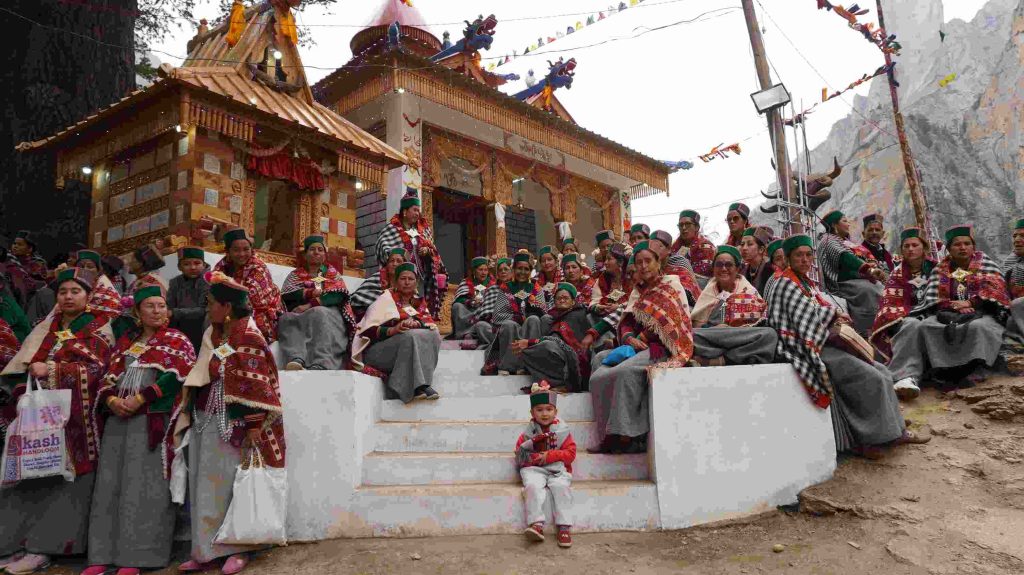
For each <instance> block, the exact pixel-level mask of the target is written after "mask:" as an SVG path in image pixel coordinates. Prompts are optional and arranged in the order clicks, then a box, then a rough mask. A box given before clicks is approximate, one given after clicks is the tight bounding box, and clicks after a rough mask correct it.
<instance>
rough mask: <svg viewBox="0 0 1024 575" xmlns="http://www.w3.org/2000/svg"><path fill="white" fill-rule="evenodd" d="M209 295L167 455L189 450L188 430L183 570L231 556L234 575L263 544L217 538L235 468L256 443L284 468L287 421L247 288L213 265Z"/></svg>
mask: <svg viewBox="0 0 1024 575" xmlns="http://www.w3.org/2000/svg"><path fill="white" fill-rule="evenodd" d="M208 298H209V315H210V327H208V328H207V329H206V332H205V333H204V334H203V346H202V348H200V350H199V357H198V359H197V361H196V364H195V366H194V367H193V368H192V371H191V372H190V373H189V374H188V377H187V378H186V379H185V385H184V386H183V387H182V390H181V394H180V395H179V396H178V402H177V403H176V405H175V408H174V417H173V419H172V421H171V430H172V432H171V434H169V439H170V441H169V442H168V445H167V449H168V455H167V458H166V460H167V461H168V463H171V464H172V467H173V459H174V458H175V457H184V456H185V455H184V453H183V452H182V451H181V450H180V447H181V443H182V441H183V440H184V439H185V433H186V431H187V432H188V434H189V440H188V494H189V509H190V510H191V514H192V521H191V523H192V551H191V553H190V558H189V560H188V561H186V562H185V563H182V564H181V565H179V566H178V571H179V572H183V573H189V572H197V571H206V570H209V569H212V568H213V567H214V565H213V561H214V560H216V559H219V558H221V557H227V558H228V559H227V560H226V561H225V562H224V565H223V567H222V569H221V571H222V572H223V573H225V574H227V575H231V574H233V573H238V572H239V571H241V570H242V569H244V568H245V566H246V565H247V564H248V562H249V556H248V553H249V552H251V551H255V550H258V549H261V548H264V547H265V546H263V545H232V544H220V543H215V542H214V538H215V537H216V535H217V531H218V530H219V529H220V526H221V525H222V524H223V523H224V517H225V516H226V515H227V512H228V507H229V506H230V505H231V499H232V495H233V492H232V487H233V484H234V480H235V472H236V470H237V469H238V465H239V464H240V463H242V462H247V461H249V460H250V458H251V457H252V456H253V455H254V453H253V450H254V449H255V450H257V451H258V455H259V457H260V458H262V460H263V464H264V465H266V466H267V467H273V468H277V469H281V468H284V466H285V451H286V450H285V435H284V422H283V419H282V416H281V414H282V409H281V393H280V390H279V388H278V380H277V367H276V366H275V365H274V357H273V355H271V353H270V349H269V344H268V343H267V340H266V338H264V336H263V333H262V331H261V330H260V329H259V328H258V327H257V326H256V320H255V319H254V318H253V316H252V308H251V307H250V305H249V290H248V288H246V287H245V286H243V285H242V284H241V283H239V282H236V281H235V280H234V279H232V278H230V277H228V276H226V275H224V274H223V273H221V272H219V271H215V272H213V274H212V275H211V278H210V293H209V296H208ZM165 473H169V469H167V468H165Z"/></svg>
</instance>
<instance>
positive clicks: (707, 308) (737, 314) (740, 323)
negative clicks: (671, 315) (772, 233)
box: [690, 245, 778, 366]
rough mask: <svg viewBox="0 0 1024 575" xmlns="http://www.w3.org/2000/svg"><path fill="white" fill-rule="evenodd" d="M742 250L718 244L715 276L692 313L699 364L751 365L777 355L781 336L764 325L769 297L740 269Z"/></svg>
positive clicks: (695, 358) (769, 361) (694, 355)
mask: <svg viewBox="0 0 1024 575" xmlns="http://www.w3.org/2000/svg"><path fill="white" fill-rule="evenodd" d="M741 261H742V259H741V258H740V252H739V250H737V249H736V248H734V247H732V246H729V245H721V246H718V255H717V256H715V262H714V274H715V275H714V277H712V278H711V281H709V282H708V285H707V286H706V287H705V288H704V291H702V292H701V294H700V298H699V299H698V300H697V305H696V306H695V307H694V308H693V313H691V314H690V321H691V323H692V324H693V327H694V330H693V359H694V360H696V361H697V363H698V364H699V365H705V366H708V365H751V364H759V363H771V362H772V360H773V359H775V347H776V344H777V342H778V336H777V335H776V333H775V330H773V329H772V328H770V327H764V326H763V325H762V324H763V323H764V320H765V301H764V299H763V298H761V295H760V294H759V293H758V292H757V290H756V289H754V286H753V285H751V284H750V282H748V281H747V278H745V277H743V276H742V275H740V273H739V269H740V262H741Z"/></svg>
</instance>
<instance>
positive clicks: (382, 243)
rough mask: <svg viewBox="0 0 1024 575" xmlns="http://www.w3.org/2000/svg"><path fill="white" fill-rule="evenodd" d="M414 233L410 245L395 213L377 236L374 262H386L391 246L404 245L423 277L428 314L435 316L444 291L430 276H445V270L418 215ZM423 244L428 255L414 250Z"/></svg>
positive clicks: (428, 229)
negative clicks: (414, 236) (414, 241)
mask: <svg viewBox="0 0 1024 575" xmlns="http://www.w3.org/2000/svg"><path fill="white" fill-rule="evenodd" d="M416 232H417V234H418V236H417V239H416V245H415V246H414V245H413V238H412V236H411V235H409V231H408V230H406V229H405V226H404V225H403V224H402V219H401V218H400V217H399V215H398V214H395V215H394V216H391V221H389V222H388V225H386V226H384V229H382V230H381V231H380V235H378V236H377V245H376V249H375V250H374V251H375V252H376V253H377V261H378V262H384V263H386V262H387V261H388V254H389V253H391V250H393V249H395V248H404V249H405V251H406V252H408V253H409V261H411V262H413V263H415V264H416V268H417V269H418V270H419V276H420V279H422V280H423V292H424V293H423V297H424V298H426V300H427V305H428V307H429V308H430V314H431V315H433V316H434V317H437V316H438V314H439V313H440V311H441V300H443V299H444V296H445V294H442V293H440V292H439V290H438V288H437V281H436V280H435V279H434V278H435V277H436V276H437V275H439V274H444V275H448V269H447V268H446V267H445V265H444V262H443V261H441V254H440V253H438V251H437V247H436V246H435V245H434V234H433V231H431V229H430V226H429V225H428V224H427V221H426V220H425V219H423V218H420V219H419V221H417V222H416ZM424 247H425V248H428V249H429V250H430V255H429V256H426V257H425V258H424V257H422V256H420V255H419V253H418V249H419V248H424Z"/></svg>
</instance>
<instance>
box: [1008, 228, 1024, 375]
mask: <svg viewBox="0 0 1024 575" xmlns="http://www.w3.org/2000/svg"><path fill="white" fill-rule="evenodd" d="M1003 274H1005V276H1004V277H1005V278H1006V289H1007V291H1008V293H1009V296H1010V318H1009V320H1008V321H1007V322H1006V333H1005V334H1004V338H1003V355H1004V357H1005V358H1006V367H1007V368H1008V369H1009V370H1010V373H1013V374H1014V375H1020V374H1022V373H1024V219H1018V220H1016V221H1015V222H1014V225H1013V253H1012V254H1010V255H1009V256H1008V257H1007V258H1006V260H1005V261H1004V262H1003Z"/></svg>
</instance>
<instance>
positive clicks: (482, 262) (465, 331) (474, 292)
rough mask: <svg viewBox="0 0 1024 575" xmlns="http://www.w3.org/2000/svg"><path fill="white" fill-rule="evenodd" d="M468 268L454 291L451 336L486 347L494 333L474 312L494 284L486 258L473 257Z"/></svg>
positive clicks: (481, 304)
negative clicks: (469, 340)
mask: <svg viewBox="0 0 1024 575" xmlns="http://www.w3.org/2000/svg"><path fill="white" fill-rule="evenodd" d="M469 267H470V272H469V274H467V275H466V278H465V279H464V280H462V283H460V284H459V287H458V289H457V290H455V301H454V302H452V335H453V336H454V337H455V339H464V338H466V339H471V340H473V342H480V343H483V344H485V345H486V344H489V343H491V340H492V339H494V331H493V330H492V329H491V324H490V323H488V322H486V321H483V320H481V319H479V318H477V316H476V313H475V312H476V311H477V310H479V309H480V308H481V307H482V306H483V303H484V293H485V292H486V291H487V289H488V288H490V287H491V286H493V285H494V284H495V281H494V277H493V276H491V268H490V261H489V260H488V259H487V258H485V257H482V256H481V257H475V258H473V260H472V261H471V262H469ZM474 345H475V344H474ZM473 349H475V347H473Z"/></svg>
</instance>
